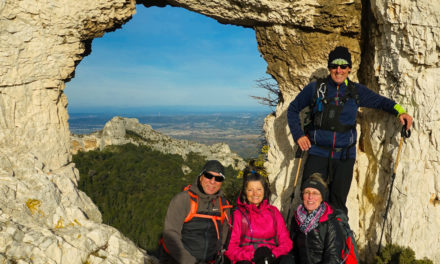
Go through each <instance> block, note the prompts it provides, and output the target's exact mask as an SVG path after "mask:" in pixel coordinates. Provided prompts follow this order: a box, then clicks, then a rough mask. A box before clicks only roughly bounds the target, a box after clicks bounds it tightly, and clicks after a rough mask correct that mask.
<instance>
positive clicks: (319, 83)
mask: <svg viewBox="0 0 440 264" xmlns="http://www.w3.org/2000/svg"><path fill="white" fill-rule="evenodd" d="M327 90H328V89H327V79H326V78H319V79H317V80H316V86H315V90H314V91H313V103H312V108H313V107H314V106H315V104H316V103H317V101H318V98H320V99H319V100H322V99H324V98H325V97H327Z"/></svg>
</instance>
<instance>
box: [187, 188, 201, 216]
mask: <svg viewBox="0 0 440 264" xmlns="http://www.w3.org/2000/svg"><path fill="white" fill-rule="evenodd" d="M189 187H191V185H188V186H186V187H185V188H184V189H183V191H185V192H187V193H188V195H189V201H190V203H191V207H190V209H189V213H188V215H187V216H186V217H185V221H184V222H185V223H186V222H189V221H191V219H193V217H194V215H195V214H196V213H197V209H198V207H199V196H197V194H195V193H194V192H193V191H191V190H190V189H189Z"/></svg>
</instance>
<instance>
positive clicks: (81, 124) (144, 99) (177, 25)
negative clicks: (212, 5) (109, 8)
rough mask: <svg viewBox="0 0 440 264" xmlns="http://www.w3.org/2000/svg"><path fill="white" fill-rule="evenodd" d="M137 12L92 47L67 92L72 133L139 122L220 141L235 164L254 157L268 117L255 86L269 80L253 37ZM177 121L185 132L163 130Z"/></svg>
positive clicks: (177, 11) (184, 15)
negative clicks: (119, 119)
mask: <svg viewBox="0 0 440 264" xmlns="http://www.w3.org/2000/svg"><path fill="white" fill-rule="evenodd" d="M136 12H137V13H136V14H135V15H134V16H133V17H132V19H131V20H130V21H128V22H127V23H126V24H124V25H123V26H122V28H121V29H118V30H116V31H114V32H110V33H106V34H105V35H104V36H103V37H101V38H97V39H94V40H93V42H92V46H91V49H92V52H91V54H90V55H89V56H87V57H85V58H84V59H83V61H82V62H81V63H80V64H79V65H78V66H77V68H76V72H75V78H73V79H71V81H70V82H68V83H67V84H66V89H65V93H66V95H67V97H68V101H69V105H68V112H69V126H70V130H71V132H72V133H74V134H88V133H91V132H94V131H97V130H100V129H102V128H103V126H104V124H105V122H107V121H108V120H110V119H111V118H112V117H113V116H124V117H136V118H139V121H140V122H141V123H153V124H151V125H152V126H153V129H158V131H160V132H163V133H167V134H168V135H169V136H172V137H176V138H178V139H187V140H192V141H196V142H200V143H203V144H209V145H211V144H214V143H218V142H221V141H223V142H225V143H227V144H228V145H229V146H230V147H231V150H232V151H234V152H237V153H238V154H239V155H240V156H242V157H245V158H249V157H255V156H256V155H257V154H258V151H259V149H258V147H257V146H256V145H258V144H259V141H261V131H262V124H263V120H264V117H265V116H266V115H267V114H268V113H270V112H271V109H270V108H268V107H267V106H265V105H262V104H260V103H259V102H258V101H257V100H255V99H254V98H251V96H257V97H262V98H264V97H267V91H265V90H264V89H255V88H259V87H258V84H257V82H256V81H257V80H261V79H265V78H266V79H270V78H271V77H270V76H269V75H268V74H266V73H265V71H266V67H267V64H266V62H265V61H264V59H263V58H262V57H261V55H260V53H259V51H258V48H257V42H256V36H255V31H254V30H253V29H252V28H244V27H240V26H233V25H224V24H220V23H219V22H217V21H216V20H214V19H212V18H209V17H207V16H204V15H201V14H199V13H195V12H192V11H188V10H186V9H184V8H177V7H170V6H166V7H155V6H153V7H148V8H147V7H144V6H143V5H137V10H136ZM177 114H179V115H182V114H186V115H187V118H186V122H189V123H190V125H186V126H184V125H183V124H182V126H180V127H177V126H176V125H174V126H173V127H170V126H167V125H165V124H164V123H165V122H168V121H169V122H171V118H170V117H169V116H170V115H177ZM190 114H193V116H192V117H191V119H189V116H190ZM201 114H203V116H204V118H205V119H204V120H203V122H202V121H201V120H200V119H201V117H200V115H201ZM194 115H199V116H198V117H194ZM219 116H220V117H219ZM231 117H234V120H232V119H231ZM167 118H168V119H167ZM219 118H220V119H221V120H220V122H219ZM239 118H241V119H239ZM249 118H250V119H251V120H249ZM159 119H160V120H159ZM165 119H167V120H168V121H167V120H165ZM240 121H242V122H240ZM202 123H203V124H204V126H206V124H208V126H209V129H210V130H209V131H207V130H206V129H205V127H204V126H203V125H202ZM215 124H217V125H216V126H214V125H215ZM221 124H223V126H221ZM245 124H247V128H246V127H245ZM234 125H235V126H237V129H235V128H234ZM183 128H184V129H183ZM182 129H183V130H185V132H182V131H181V130H182ZM202 130H205V131H202ZM228 130H231V131H232V134H234V133H235V135H238V136H240V137H241V140H237V137H236V140H232V137H231V136H232V135H231V133H225V131H228ZM225 140H226V141H225ZM249 144H250V145H249Z"/></svg>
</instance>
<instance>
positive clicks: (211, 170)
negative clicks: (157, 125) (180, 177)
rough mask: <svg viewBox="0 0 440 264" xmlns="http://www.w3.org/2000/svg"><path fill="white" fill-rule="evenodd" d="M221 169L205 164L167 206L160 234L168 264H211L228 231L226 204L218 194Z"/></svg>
mask: <svg viewBox="0 0 440 264" xmlns="http://www.w3.org/2000/svg"><path fill="white" fill-rule="evenodd" d="M224 180H225V175H224V167H223V165H222V164H221V163H220V162H219V161H217V160H210V161H208V162H207V163H206V164H205V166H204V167H203V171H202V172H201V173H200V175H199V176H198V177H197V178H196V180H195V181H194V184H193V185H190V186H187V187H186V188H185V190H184V191H182V192H180V193H178V194H177V195H176V196H174V197H173V199H172V200H171V202H170V205H169V207H168V212H167V215H166V217H165V226H164V230H163V242H164V243H163V244H164V249H165V251H166V252H167V253H168V257H169V258H168V260H169V261H168V263H181V264H193V263H213V261H215V259H216V257H217V254H218V253H219V251H220V250H221V249H222V247H223V245H224V243H225V241H226V237H227V234H228V231H229V228H228V227H229V219H230V218H229V216H230V208H232V206H231V205H229V202H228V201H227V200H226V199H225V198H224V196H223V194H222V191H221V190H220V188H221V186H222V183H223V181H224Z"/></svg>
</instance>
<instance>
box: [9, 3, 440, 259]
mask: <svg viewBox="0 0 440 264" xmlns="http://www.w3.org/2000/svg"><path fill="white" fill-rule="evenodd" d="M136 2H137V3H138V4H144V5H145V6H147V7H148V6H164V5H167V4H170V5H173V6H177V7H183V8H186V9H189V10H192V11H195V12H198V13H201V14H204V15H207V16H210V17H212V18H214V19H217V20H218V21H219V22H221V23H224V24H234V25H239V26H245V27H251V28H253V29H254V30H255V32H256V38H257V42H258V48H259V50H260V52H261V54H262V56H263V58H264V59H265V60H266V62H267V63H268V68H267V71H268V73H269V74H271V75H272V76H273V77H274V78H275V79H276V81H277V82H278V84H279V87H280V90H281V92H282V97H283V98H282V99H283V100H281V101H280V103H279V105H278V107H277V110H276V113H275V115H270V116H268V117H267V118H266V123H265V124H266V125H265V130H266V139H267V141H268V144H269V146H270V150H269V153H268V158H269V160H268V162H267V164H266V166H267V168H268V170H269V172H270V181H271V183H272V185H273V186H274V189H275V195H274V196H273V202H274V204H275V205H276V206H278V207H279V208H280V209H282V211H283V212H284V213H286V212H287V210H288V208H289V207H291V206H292V205H290V200H289V197H290V194H291V193H292V187H293V186H292V185H293V178H294V176H295V174H296V169H297V166H298V161H297V160H295V159H293V158H292V157H293V156H294V143H293V142H292V139H291V136H290V132H289V130H288V128H287V123H286V109H287V106H288V103H289V102H290V101H291V100H292V98H294V96H295V95H296V94H297V93H298V92H299V91H300V90H301V89H302V87H303V86H304V85H305V84H306V83H307V82H308V81H309V80H310V79H311V78H312V77H313V76H317V75H322V74H326V57H327V54H328V52H329V51H330V50H332V49H333V48H334V47H335V46H336V45H345V46H347V47H349V48H350V50H351V52H352V55H353V70H352V73H351V74H350V77H351V78H352V79H354V80H359V81H361V82H362V83H364V84H366V85H368V86H369V87H370V88H371V89H373V90H375V91H376V92H379V93H380V94H383V95H385V96H389V97H391V98H393V99H395V100H396V101H398V102H399V103H400V104H401V105H403V106H404V107H405V108H406V109H407V110H408V112H409V113H411V114H412V115H413V116H414V118H415V123H414V127H413V136H412V137H411V139H410V140H407V143H406V144H405V145H404V147H403V150H402V154H401V158H400V162H399V166H398V168H397V172H396V174H397V178H396V181H395V184H394V190H393V194H392V197H391V202H392V203H391V209H390V212H389V215H388V220H387V223H386V225H385V235H384V241H383V243H397V244H400V245H404V246H410V247H411V248H413V249H414V250H415V252H416V256H417V258H422V257H428V258H430V259H432V260H433V261H434V263H440V240H439V239H440V202H439V200H440V198H439V197H440V145H439V142H440V132H439V129H438V127H439V122H438V121H439V119H440V104H438V99H437V98H439V95H440V94H439V93H440V79H439V78H440V77H439V76H440V65H439V62H440V60H439V54H440V2H438V1H429V0H418V1H412V0H376V1H367V0H348V1H347V0H336V1H322V0H300V1H290V0H270V1H269V0H185V1H180V0H152V1H151V0H148V1H144V0H138V1H134V0H106V1H103V0H102V1H101V0H100V1H87V0H77V1H68V0H59V1H48V0H41V1H40V0H39V1H36V0H0V40H1V41H0V150H1V151H0V252H1V253H0V261H2V262H6V263H143V262H147V263H148V262H151V259H150V258H149V257H148V256H147V255H146V254H145V252H142V251H141V250H139V249H137V248H136V247H135V245H134V243H132V242H130V241H128V240H127V239H125V238H124V237H123V236H122V235H120V233H119V232H118V231H117V230H115V229H114V228H111V227H108V226H106V225H104V224H102V223H101V217H100V213H99V211H98V210H97V208H96V206H95V205H94V204H93V203H92V202H91V201H90V199H89V198H88V197H87V196H86V195H85V194H84V193H82V192H81V191H79V190H78V189H77V181H78V172H77V170H76V169H75V168H74V165H73V164H72V163H71V153H70V132H69V129H68V123H67V119H68V114H67V98H66V96H65V95H64V93H63V90H64V88H65V82H66V81H68V80H69V79H70V78H72V77H73V75H74V71H75V67H76V65H77V64H78V63H79V62H80V61H81V60H82V58H83V57H84V56H87V55H88V54H89V53H90V52H91V46H90V44H91V41H92V40H93V39H94V38H97V37H101V36H102V35H103V34H104V33H105V32H108V31H112V30H115V29H117V28H118V27H119V26H120V25H122V24H123V23H125V22H127V21H129V20H130V18H131V16H132V15H133V14H134V13H135V11H136ZM138 7H139V8H143V7H141V6H138ZM146 26H148V25H146ZM121 48H123V47H121ZM399 130H400V125H399V123H398V122H397V121H396V119H395V118H394V117H391V116H388V115H383V114H382V113H381V112H378V111H369V110H362V112H361V113H360V115H359V122H358V132H360V133H359V137H360V138H359V140H360V143H359V145H358V146H357V148H358V149H357V154H358V158H357V163H356V167H355V175H354V178H353V181H352V187H351V191H350V195H349V201H348V207H349V208H350V211H349V216H350V224H351V226H352V227H353V228H354V229H355V231H356V233H357V235H358V243H359V245H360V247H361V248H362V249H363V254H362V258H364V260H365V261H367V262H368V261H371V257H372V256H374V254H375V252H376V250H377V246H378V240H379V234H380V232H381V231H382V230H381V226H382V222H383V219H382V214H383V212H384V208H385V203H386V199H387V195H386V193H387V192H388V188H389V187H388V183H389V177H390V176H389V175H391V173H392V167H393V164H394V160H395V157H396V154H397V149H398V142H399V135H398V131H399ZM78 223H79V224H78ZM426 245H429V246H428V247H427V246H426Z"/></svg>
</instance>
